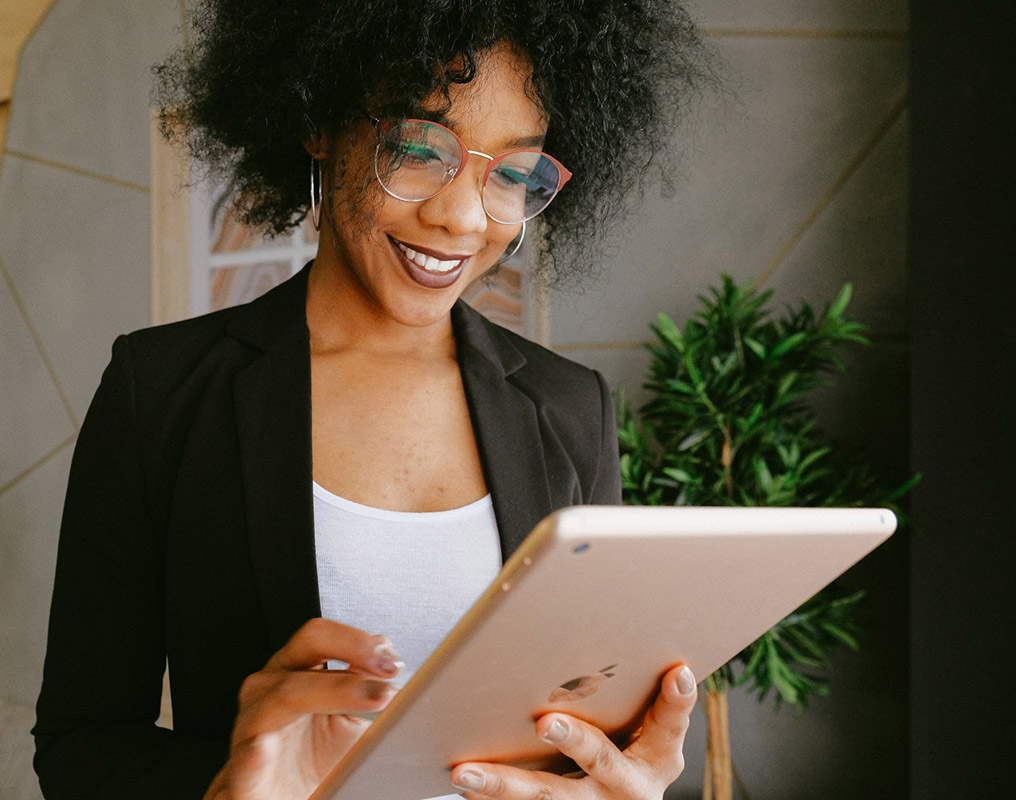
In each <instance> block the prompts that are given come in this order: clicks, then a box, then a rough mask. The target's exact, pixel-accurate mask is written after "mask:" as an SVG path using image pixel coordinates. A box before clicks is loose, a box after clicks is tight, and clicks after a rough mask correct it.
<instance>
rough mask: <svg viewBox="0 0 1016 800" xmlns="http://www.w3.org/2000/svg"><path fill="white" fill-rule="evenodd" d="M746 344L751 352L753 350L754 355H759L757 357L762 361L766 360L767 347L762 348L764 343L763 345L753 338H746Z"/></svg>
mask: <svg viewBox="0 0 1016 800" xmlns="http://www.w3.org/2000/svg"><path fill="white" fill-rule="evenodd" d="M744 343H745V344H746V345H747V346H748V347H749V349H750V350H751V351H752V352H753V353H754V354H755V355H757V356H758V357H759V358H761V359H763V360H765V357H766V349H765V347H763V346H762V343H761V342H759V341H757V340H755V339H751V338H749V337H747V336H745V337H744Z"/></svg>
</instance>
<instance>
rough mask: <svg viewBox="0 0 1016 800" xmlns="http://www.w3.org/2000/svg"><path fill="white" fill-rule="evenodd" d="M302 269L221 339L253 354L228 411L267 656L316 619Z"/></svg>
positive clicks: (252, 307)
mask: <svg viewBox="0 0 1016 800" xmlns="http://www.w3.org/2000/svg"><path fill="white" fill-rule="evenodd" d="M307 272H308V268H304V270H303V271H302V272H301V273H300V274H298V275H297V276H295V277H294V278H293V279H291V280H290V281H287V282H286V283H285V284H283V285H282V286H280V287H278V288H277V289H275V290H273V292H271V293H269V294H267V295H264V296H263V297H262V298H261V299H260V300H258V301H255V303H253V304H251V305H250V306H248V307H247V308H246V309H245V310H244V313H242V314H240V315H238V316H237V318H236V319H235V320H234V322H233V324H231V325H230V333H231V334H233V335H234V336H236V338H238V339H240V340H241V341H244V342H245V343H246V344H248V345H251V346H253V347H256V348H258V349H260V350H262V352H261V353H260V355H259V356H257V357H256V358H255V359H254V360H253V361H252V362H251V363H250V364H248V365H247V366H246V367H245V368H244V369H242V370H241V371H240V372H238V373H237V375H236V377H235V379H234V384H233V386H234V407H235V412H236V423H237V434H238V437H239V446H240V459H241V471H242V475H243V483H244V493H245V494H244V505H245V507H246V512H247V530H248V537H249V538H248V542H249V546H250V554H251V562H252V567H253V572H254V578H255V581H256V584H257V586H258V591H259V594H260V599H261V607H262V612H263V615H264V619H265V623H266V626H267V629H268V636H269V641H270V645H271V650H272V652H275V651H276V650H278V649H279V648H280V647H281V646H282V645H283V644H285V642H286V641H287V640H288V639H289V637H290V636H292V634H293V633H294V632H295V631H296V629H297V628H298V627H299V626H300V625H302V624H303V623H304V622H305V621H306V620H307V619H309V618H311V617H316V616H319V615H320V613H321V611H320V608H321V605H320V599H319V596H318V587H317V564H316V560H315V556H314V509H313V499H312V493H311V483H312V480H313V468H312V456H311V422H310V345H309V334H308V331H307V323H306V311H305V304H306V292H307V289H306V287H307V277H306V276H307Z"/></svg>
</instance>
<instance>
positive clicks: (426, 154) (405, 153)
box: [394, 142, 441, 166]
mask: <svg viewBox="0 0 1016 800" xmlns="http://www.w3.org/2000/svg"><path fill="white" fill-rule="evenodd" d="M394 155H395V158H396V159H398V163H399V164H400V165H405V166H424V165H427V164H433V163H434V162H440V161H441V155H440V153H438V151H437V150H435V149H434V148H432V147H428V146H427V145H424V144H416V143H413V142H401V143H399V144H398V145H397V146H396V147H395V152H394Z"/></svg>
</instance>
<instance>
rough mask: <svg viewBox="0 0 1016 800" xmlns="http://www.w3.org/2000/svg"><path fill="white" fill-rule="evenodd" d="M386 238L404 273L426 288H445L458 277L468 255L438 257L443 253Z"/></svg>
mask: <svg viewBox="0 0 1016 800" xmlns="http://www.w3.org/2000/svg"><path fill="white" fill-rule="evenodd" d="M388 240H389V241H390V242H391V245H392V250H394V251H395V256H396V258H398V260H399V263H400V264H402V268H403V269H404V270H405V271H406V274H407V275H409V277H410V278H412V279H413V280H414V281H415V282H416V283H418V284H420V285H421V286H425V287H426V288H428V289H445V288H447V287H448V286H451V285H452V284H453V283H455V281H457V280H458V279H459V276H460V275H461V274H462V268H463V267H464V266H465V264H466V261H468V260H469V256H462V257H460V258H456V257H454V256H452V257H451V258H447V257H445V258H439V257H438V256H444V255H445V254H443V253H440V254H439V253H437V252H436V251H433V250H430V251H427V252H424V251H422V250H415V249H414V248H412V247H410V246H409V245H407V244H405V243H403V242H400V241H399V240H398V239H393V238H392V237H391V236H389V237H388Z"/></svg>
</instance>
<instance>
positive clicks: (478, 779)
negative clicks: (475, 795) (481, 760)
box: [452, 769, 483, 792]
mask: <svg viewBox="0 0 1016 800" xmlns="http://www.w3.org/2000/svg"><path fill="white" fill-rule="evenodd" d="M452 786H454V787H455V788H456V789H465V790H466V791H467V792H477V791H479V790H480V789H482V788H483V775H481V774H480V773H479V772H477V771H476V770H472V769H467V770H464V771H462V772H460V773H459V777H457V778H456V779H455V780H454V781H453V782H452Z"/></svg>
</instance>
